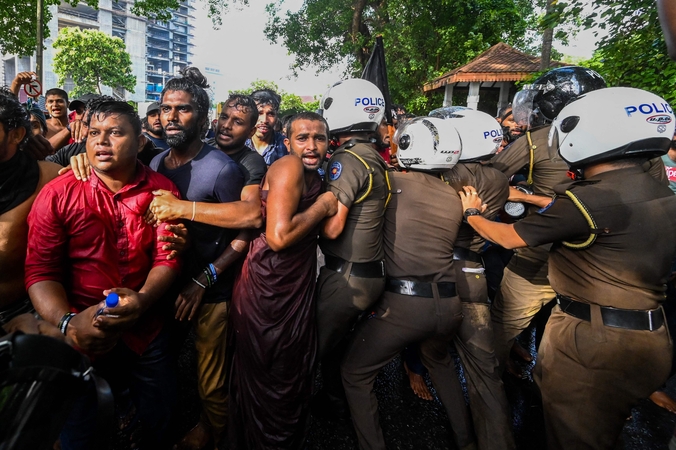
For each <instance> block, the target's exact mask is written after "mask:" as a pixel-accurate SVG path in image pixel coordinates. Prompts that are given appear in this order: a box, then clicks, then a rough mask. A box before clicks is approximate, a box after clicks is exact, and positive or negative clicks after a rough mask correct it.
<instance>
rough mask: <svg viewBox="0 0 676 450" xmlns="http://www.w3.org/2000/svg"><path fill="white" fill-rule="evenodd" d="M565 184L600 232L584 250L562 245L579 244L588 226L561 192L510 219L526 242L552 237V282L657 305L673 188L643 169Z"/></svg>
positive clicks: (674, 212)
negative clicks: (549, 201)
mask: <svg viewBox="0 0 676 450" xmlns="http://www.w3.org/2000/svg"><path fill="white" fill-rule="evenodd" d="M561 189H562V190H563V187H562V188H561ZM568 189H569V190H570V191H572V192H573V193H574V194H575V195H577V196H578V197H579V199H580V200H581V201H582V203H583V204H584V205H585V206H586V207H587V208H588V210H589V212H590V214H591V216H592V217H593V219H594V221H595V222H596V225H597V228H598V229H599V230H603V232H601V233H600V234H598V236H597V238H596V241H595V242H594V243H593V244H592V245H591V246H590V247H589V248H586V249H582V250H576V249H571V248H568V247H565V246H563V245H562V244H561V243H560V242H561V241H568V242H573V243H579V242H583V241H584V240H585V239H586V238H587V237H588V236H589V231H590V228H589V225H588V224H587V221H586V220H585V218H584V216H583V215H582V213H581V212H580V210H579V209H577V207H576V206H575V205H574V204H573V202H572V201H571V200H569V199H568V197H566V196H565V194H564V195H563V196H561V197H557V199H556V201H555V202H554V203H553V204H552V205H550V207H548V208H546V209H544V210H543V211H542V212H540V213H538V214H533V215H530V216H528V217H527V218H525V219H523V220H521V221H520V222H518V223H516V224H515V225H514V229H515V231H516V232H517V234H518V235H519V236H520V237H521V238H522V239H523V240H524V241H525V242H526V243H527V244H528V245H541V244H544V243H547V242H556V244H554V246H553V247H552V252H551V253H550V258H549V280H550V282H551V285H552V288H554V290H555V291H556V292H558V293H560V294H563V295H566V296H569V297H571V298H573V299H576V300H578V301H581V302H585V303H591V304H597V305H601V306H612V307H616V308H624V309H654V308H656V307H657V306H658V305H659V303H660V302H661V301H662V300H664V288H665V283H666V281H667V277H668V275H669V272H670V267H671V261H672V259H673V257H674V254H676V239H674V236H673V233H674V230H676V197H675V196H674V195H673V194H672V192H671V190H670V189H669V188H668V187H666V186H664V185H662V184H661V183H660V182H659V181H657V180H655V179H654V178H653V177H652V176H651V175H650V174H649V173H647V172H645V171H644V168H643V167H634V168H628V169H618V170H612V171H609V172H604V173H601V174H598V175H597V176H595V177H594V178H592V179H589V180H583V181H577V182H574V183H572V184H570V185H569V186H568ZM562 192H563V191H562Z"/></svg>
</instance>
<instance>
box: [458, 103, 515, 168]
mask: <svg viewBox="0 0 676 450" xmlns="http://www.w3.org/2000/svg"><path fill="white" fill-rule="evenodd" d="M446 120H448V121H450V122H451V123H453V125H454V126H455V128H456V129H457V130H458V134H459V135H460V141H461V142H462V155H461V156H460V161H459V162H476V161H483V160H486V159H490V158H491V157H492V156H493V155H494V154H495V152H497V151H498V147H500V144H501V143H502V127H501V126H500V124H499V123H498V121H497V120H495V118H494V117H492V116H491V115H490V114H486V113H485V112H481V111H474V110H473V109H464V110H459V111H456V112H455V113H454V114H453V115H451V116H450V117H449V118H448V119H446Z"/></svg>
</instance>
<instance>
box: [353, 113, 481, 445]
mask: <svg viewBox="0 0 676 450" xmlns="http://www.w3.org/2000/svg"><path fill="white" fill-rule="evenodd" d="M397 135H398V142H397V144H398V146H399V149H398V152H397V157H398V159H399V161H400V164H402V165H403V166H405V167H406V168H407V169H408V170H409V172H408V173H399V172H394V173H393V174H392V176H391V182H392V190H393V192H394V194H393V195H392V200H391V201H390V203H389V204H388V206H387V210H386V212H385V224H384V227H383V235H384V248H385V268H386V270H387V275H388V279H387V284H386V287H385V292H384V293H383V296H382V300H381V302H380V303H378V305H377V306H376V308H375V312H374V313H373V315H372V316H371V317H369V319H368V320H365V321H363V322H362V323H361V324H360V325H359V326H358V328H357V330H356V331H355V335H354V337H353V339H352V340H351V341H350V344H349V347H348V351H347V353H346V355H345V359H344V361H343V364H342V375H343V384H344V386H345V393H346V395H347V401H348V404H349V407H350V413H351V414H352V422H353V425H354V427H355V430H356V432H357V439H358V441H359V447H360V448H361V449H383V450H384V449H385V447H386V446H385V440H384V437H383V433H382V430H381V429H380V425H379V423H378V413H377V410H378V401H377V399H376V397H375V393H374V392H373V383H374V380H375V378H376V375H377V374H378V372H379V370H380V369H381V368H382V367H383V366H385V365H386V364H387V363H388V362H390V361H391V360H392V359H393V358H394V357H395V356H396V355H397V354H398V353H399V352H400V351H401V350H402V349H403V348H404V347H406V346H407V345H409V344H412V343H415V342H421V345H420V352H421V359H422V362H423V363H424V364H425V366H426V367H427V368H428V370H429V373H430V376H431V377H432V381H433V382H434V385H435V387H436V389H437V393H438V395H439V398H440V399H441V401H442V403H443V405H444V407H445V409H446V411H447V413H448V417H449V419H450V421H451V425H452V429H453V434H454V439H455V442H456V445H457V446H458V447H459V448H461V449H464V448H475V447H474V445H475V443H474V438H473V436H472V434H471V432H470V425H469V414H468V411H467V409H466V407H465V402H464V399H463V395H462V390H461V387H460V383H459V381H458V377H457V374H456V372H455V368H454V364H453V360H452V358H451V356H450V354H449V352H448V349H447V347H448V344H449V342H450V341H451V340H452V339H453V335H454V334H455V332H456V331H457V329H458V327H459V325H460V322H461V321H462V306H461V304H460V299H459V298H458V295H457V290H456V284H455V282H456V275H455V270H454V261H453V243H454V242H455V240H456V237H457V235H458V229H459V228H460V223H461V221H462V211H461V209H460V207H461V205H460V203H459V201H458V198H457V194H456V193H455V192H453V190H451V189H449V188H448V186H447V185H446V184H445V183H444V182H443V181H442V180H441V178H440V176H439V172H440V171H444V170H448V169H450V168H452V167H453V166H454V165H455V164H456V162H457V161H458V158H459V157H460V151H461V143H460V138H459V136H458V133H457V131H456V129H455V127H453V126H452V124H451V123H450V122H449V121H445V120H443V119H438V118H431V117H422V118H418V119H416V120H414V121H412V122H410V123H407V124H406V125H404V126H403V127H402V126H401V125H400V129H399V131H398V133H397Z"/></svg>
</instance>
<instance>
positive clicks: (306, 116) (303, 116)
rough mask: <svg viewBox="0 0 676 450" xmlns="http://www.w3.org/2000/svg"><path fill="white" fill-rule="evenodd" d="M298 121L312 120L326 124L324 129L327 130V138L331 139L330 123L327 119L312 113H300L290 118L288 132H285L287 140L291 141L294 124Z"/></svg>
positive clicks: (287, 126)
mask: <svg viewBox="0 0 676 450" xmlns="http://www.w3.org/2000/svg"><path fill="white" fill-rule="evenodd" d="M297 120H311V121H313V122H315V121H316V122H322V123H323V124H324V127H325V128H326V137H327V139H328V137H329V124H328V122H326V119H325V118H324V117H322V116H321V115H319V114H317V113H316V112H312V111H302V112H299V113H298V114H294V115H293V116H291V117H290V118H289V121H288V122H287V123H286V130H284V131H285V134H286V137H287V138H289V139H291V127H293V123H294V122H295V121H297Z"/></svg>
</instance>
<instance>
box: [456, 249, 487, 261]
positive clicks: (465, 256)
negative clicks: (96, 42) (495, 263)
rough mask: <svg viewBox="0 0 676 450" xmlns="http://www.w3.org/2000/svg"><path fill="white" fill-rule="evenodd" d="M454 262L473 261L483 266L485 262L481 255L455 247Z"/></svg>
mask: <svg viewBox="0 0 676 450" xmlns="http://www.w3.org/2000/svg"><path fill="white" fill-rule="evenodd" d="M453 260H455V261H471V262H475V263H477V264H481V265H482V266H483V264H484V260H483V258H482V257H481V255H480V254H478V253H477V252H473V251H472V250H469V249H466V248H462V247H453Z"/></svg>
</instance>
